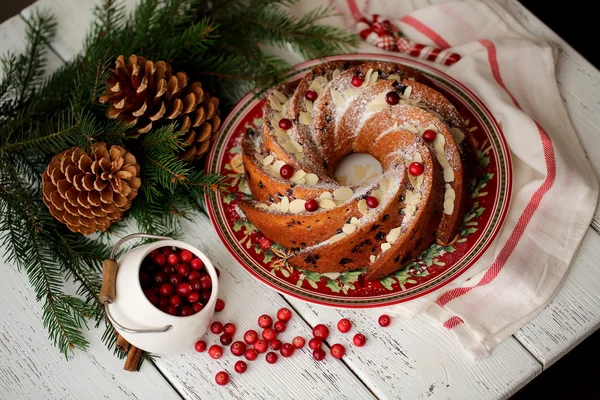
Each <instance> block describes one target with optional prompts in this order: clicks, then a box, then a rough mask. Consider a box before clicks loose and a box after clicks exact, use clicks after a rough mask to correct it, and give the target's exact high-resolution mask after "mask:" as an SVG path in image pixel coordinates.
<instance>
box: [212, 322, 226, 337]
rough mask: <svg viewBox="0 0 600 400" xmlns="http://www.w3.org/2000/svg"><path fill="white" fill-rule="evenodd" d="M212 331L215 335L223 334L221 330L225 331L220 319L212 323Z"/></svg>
mask: <svg viewBox="0 0 600 400" xmlns="http://www.w3.org/2000/svg"><path fill="white" fill-rule="evenodd" d="M210 331H211V332H212V333H214V334H215V335H219V334H221V332H223V324H222V323H220V322H219V321H215V322H213V323H212V324H210Z"/></svg>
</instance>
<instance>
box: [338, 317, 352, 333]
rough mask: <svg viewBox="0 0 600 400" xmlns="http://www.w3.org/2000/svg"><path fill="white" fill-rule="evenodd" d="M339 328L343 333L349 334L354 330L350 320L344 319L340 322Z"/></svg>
mask: <svg viewBox="0 0 600 400" xmlns="http://www.w3.org/2000/svg"><path fill="white" fill-rule="evenodd" d="M337 328H338V331H340V332H342V333H348V332H350V329H352V322H350V320H349V319H348V318H342V319H340V320H339V321H338V323H337Z"/></svg>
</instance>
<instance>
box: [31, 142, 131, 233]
mask: <svg viewBox="0 0 600 400" xmlns="http://www.w3.org/2000/svg"><path fill="white" fill-rule="evenodd" d="M139 175H140V166H139V165H138V164H137V163H136V160H135V157H134V156H133V154H131V153H129V152H127V150H125V149H124V148H123V147H121V146H114V145H113V146H110V148H107V145H106V143H101V142H98V143H94V145H92V152H91V154H90V155H88V154H86V153H85V151H83V150H82V149H81V148H80V147H73V148H71V149H69V150H66V151H63V152H62V153H60V154H57V155H56V156H54V157H53V158H52V161H50V164H48V168H47V169H46V171H44V174H43V175H42V192H43V194H44V203H45V204H46V206H48V209H49V210H50V214H52V216H54V218H56V219H57V220H59V221H60V222H62V223H63V224H66V225H67V226H68V227H69V229H70V230H72V231H73V232H80V233H83V234H84V235H87V234H90V233H93V232H96V231H105V230H107V229H108V227H109V226H110V225H111V224H112V223H113V222H116V221H119V220H120V219H121V218H122V216H123V212H124V211H126V210H128V209H129V207H131V202H132V200H133V199H134V198H135V196H136V195H137V191H138V188H139V187H140V184H141V180H140V178H139Z"/></svg>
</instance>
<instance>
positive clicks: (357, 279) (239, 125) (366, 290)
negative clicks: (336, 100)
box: [206, 54, 512, 308]
mask: <svg viewBox="0 0 600 400" xmlns="http://www.w3.org/2000/svg"><path fill="white" fill-rule="evenodd" d="M340 59H352V60H364V61H371V60H376V61H391V62H396V63H399V64H404V65H408V66H410V67H413V68H415V69H417V70H418V71H420V72H421V73H423V74H425V75H426V76H427V77H428V78H429V79H430V80H431V81H432V82H433V86H434V87H435V88H436V89H437V90H438V91H440V92H442V93H443V94H444V95H445V96H446V97H447V98H448V99H449V100H450V101H452V103H454V104H455V105H456V107H457V108H458V109H459V111H460V113H461V114H462V115H463V117H464V118H465V120H467V121H468V122H467V123H468V126H469V130H470V131H471V134H472V135H473V136H474V138H475V139H476V141H477V143H478V147H477V153H478V156H479V160H480V162H481V166H482V168H483V170H484V174H482V177H481V178H480V179H479V180H478V181H477V182H474V184H473V185H472V186H471V187H470V194H471V197H472V199H473V206H472V208H471V209H470V210H468V211H467V212H466V215H465V221H464V224H463V226H462V228H461V230H460V238H459V240H458V241H456V242H455V243H454V244H453V245H451V246H446V247H442V246H438V245H436V244H433V245H431V246H430V247H429V248H428V249H427V250H425V251H424V252H423V253H422V254H421V255H420V257H419V258H418V259H415V260H414V261H412V262H411V263H410V264H408V265H407V266H405V267H404V268H402V269H400V270H398V271H396V272H394V273H393V274H391V275H389V276H387V277H385V278H383V279H380V280H375V281H365V280H364V278H363V275H362V273H363V272H364V270H356V271H349V272H343V273H340V274H331V273H328V274H325V275H322V274H319V273H315V272H312V271H304V270H300V269H297V268H294V267H292V266H290V265H288V263H287V262H286V251H285V249H283V248H282V247H279V246H277V245H273V246H271V247H270V248H269V247H268V244H269V242H268V241H266V242H267V243H265V240H261V238H263V236H262V235H261V233H260V232H259V231H258V230H257V229H256V228H255V227H254V226H253V225H252V224H251V223H250V222H249V221H248V220H246V219H245V218H243V217H242V216H241V215H240V214H241V211H240V209H239V208H238V206H237V204H236V199H237V196H238V195H241V193H239V194H238V191H242V192H243V191H247V186H246V183H245V181H244V175H243V172H244V171H243V165H242V156H241V138H242V135H243V134H244V132H245V131H246V129H248V128H254V129H258V130H260V129H261V124H262V107H263V104H264V101H265V100H264V99H256V98H254V97H253V95H251V94H248V95H247V96H245V97H244V98H243V99H242V100H241V101H240V102H239V103H238V105H237V106H236V107H235V108H234V109H233V110H232V112H231V114H230V115H229V117H228V118H227V119H226V120H225V121H224V123H223V127H222V131H221V135H220V137H219V139H218V142H217V143H215V145H214V146H213V148H212V150H211V152H210V154H209V156H208V159H207V170H208V171H209V172H216V173H220V174H222V175H227V176H229V177H230V178H231V179H232V181H233V183H234V188H233V190H232V191H231V193H229V194H219V193H215V192H212V191H211V192H210V193H208V194H207V196H206V200H207V201H206V203H207V206H208V211H209V214H210V218H211V220H212V222H213V224H214V226H215V229H216V230H217V233H218V234H219V236H220V237H221V240H222V241H223V243H224V244H225V246H226V247H227V249H228V250H229V251H230V252H231V254H232V255H233V256H234V257H235V258H236V259H237V260H238V261H239V263H240V265H241V266H242V267H244V268H245V269H246V270H247V271H248V272H250V273H251V274H252V275H253V276H254V277H256V278H257V279H258V280H260V281H261V282H263V283H265V284H267V285H269V286H270V287H272V288H274V289H276V290H278V291H279V292H281V293H284V294H287V295H291V296H294V297H297V298H299V299H302V300H304V301H309V302H312V303H316V304H322V305H327V306H335V307H346V308H366V307H382V306H389V305H392V304H397V303H401V302H405V301H409V300H412V299H415V298H417V297H420V296H423V295H425V294H427V293H429V292H431V291H433V290H436V289H439V288H441V287H442V286H444V285H446V284H448V283H449V282H451V281H452V280H453V279H456V278H457V277H458V276H459V275H461V274H462V273H464V272H465V271H466V270H467V269H469V267H470V266H471V265H473V263H475V262H476V261H477V260H478V259H479V258H480V257H481V255H482V254H483V253H484V252H485V250H486V249H487V248H488V246H489V245H490V244H491V243H492V241H493V240H494V238H495V236H496V234H497V233H498V230H499V228H500V227H501V225H502V222H503V220H504V217H505V216H506V212H507V210H508V205H509V204H508V203H509V200H510V194H511V182H512V177H511V160H510V153H509V150H508V147H507V144H506V141H505V140H504V138H503V136H502V133H501V131H500V127H499V126H498V124H497V123H496V121H495V120H494V118H493V117H492V115H491V113H490V111H489V110H488V109H487V108H486V107H485V105H484V104H483V103H482V102H481V100H479V99H478V98H477V97H476V96H475V95H474V94H473V93H472V92H471V91H470V90H469V89H467V88H466V87H465V86H463V85H462V84H461V83H459V82H457V81H456V80H455V79H453V78H451V77H449V76H448V75H446V74H444V73H442V72H440V71H438V70H436V69H434V68H432V67H430V66H428V65H425V64H422V63H420V62H418V61H415V60H413V59H409V58H404V57H400V56H388V55H380V54H352V55H343V56H335V57H330V58H328V59H321V60H313V61H308V62H305V63H302V64H299V65H297V66H296V67H295V68H294V70H293V71H292V73H291V74H290V76H289V80H295V79H299V78H301V77H302V76H303V75H304V74H305V73H306V72H307V71H309V70H310V69H311V68H312V67H313V66H315V65H317V64H319V63H322V62H324V61H329V60H340ZM261 244H262V245H263V246H262V247H261ZM263 247H264V248H263Z"/></svg>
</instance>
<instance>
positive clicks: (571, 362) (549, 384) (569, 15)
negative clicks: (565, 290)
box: [0, 0, 600, 400]
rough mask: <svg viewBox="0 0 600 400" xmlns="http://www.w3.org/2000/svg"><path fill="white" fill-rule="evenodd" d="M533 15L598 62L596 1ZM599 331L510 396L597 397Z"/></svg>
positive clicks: (19, 4)
mask: <svg viewBox="0 0 600 400" xmlns="http://www.w3.org/2000/svg"><path fill="white" fill-rule="evenodd" d="M520 1H521V3H522V4H523V5H524V6H525V7H527V8H528V9H529V10H530V11H531V12H532V13H533V14H535V15H536V16H537V17H538V18H539V19H541V20H542V21H543V22H544V23H546V25H548V26H549V27H550V28H551V29H552V30H554V31H555V32H556V33H557V34H558V35H559V36H560V37H562V38H563V39H564V40H565V41H566V42H567V43H569V44H570V45H571V46H573V47H574V48H575V49H576V50H577V51H578V52H579V53H581V54H582V55H583V56H584V57H585V58H587V59H588V60H589V61H590V62H591V63H592V64H594V65H595V66H596V67H597V68H598V66H599V65H600V45H599V43H598V41H600V35H599V34H598V32H597V31H596V30H595V29H594V27H597V26H598V13H596V12H595V9H596V7H595V6H593V4H595V2H591V1H589V2H588V1H581V0H579V1H571V2H568V3H566V2H562V3H560V4H559V3H558V2H553V1H547V0H545V1H542V0H520ZM0 2H2V5H1V6H0V22H1V21H3V20H4V19H7V18H9V17H10V16H12V15H14V14H16V13H18V12H19V10H20V9H22V8H24V7H26V6H27V5H28V4H30V3H32V2H33V0H0ZM599 379H600V331H598V332H596V333H594V334H593V335H592V336H590V337H589V338H588V339H586V340H585V341H584V342H583V343H581V344H580V345H579V346H577V347H576V348H575V349H574V350H572V351H571V352H569V353H568V354H567V355H566V356H564V357H563V358H562V359H561V360H560V361H558V362H557V363H556V364H555V365H553V366H551V367H550V368H548V369H547V370H546V371H545V372H543V373H542V374H541V375H540V376H539V377H537V378H536V379H534V380H533V381H532V382H531V383H530V384H529V385H527V386H526V387H525V388H523V389H522V390H521V391H520V392H519V393H517V394H516V395H515V396H514V397H513V399H517V400H523V399H538V398H540V399H592V398H600V389H597V385H598V380H599Z"/></svg>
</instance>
